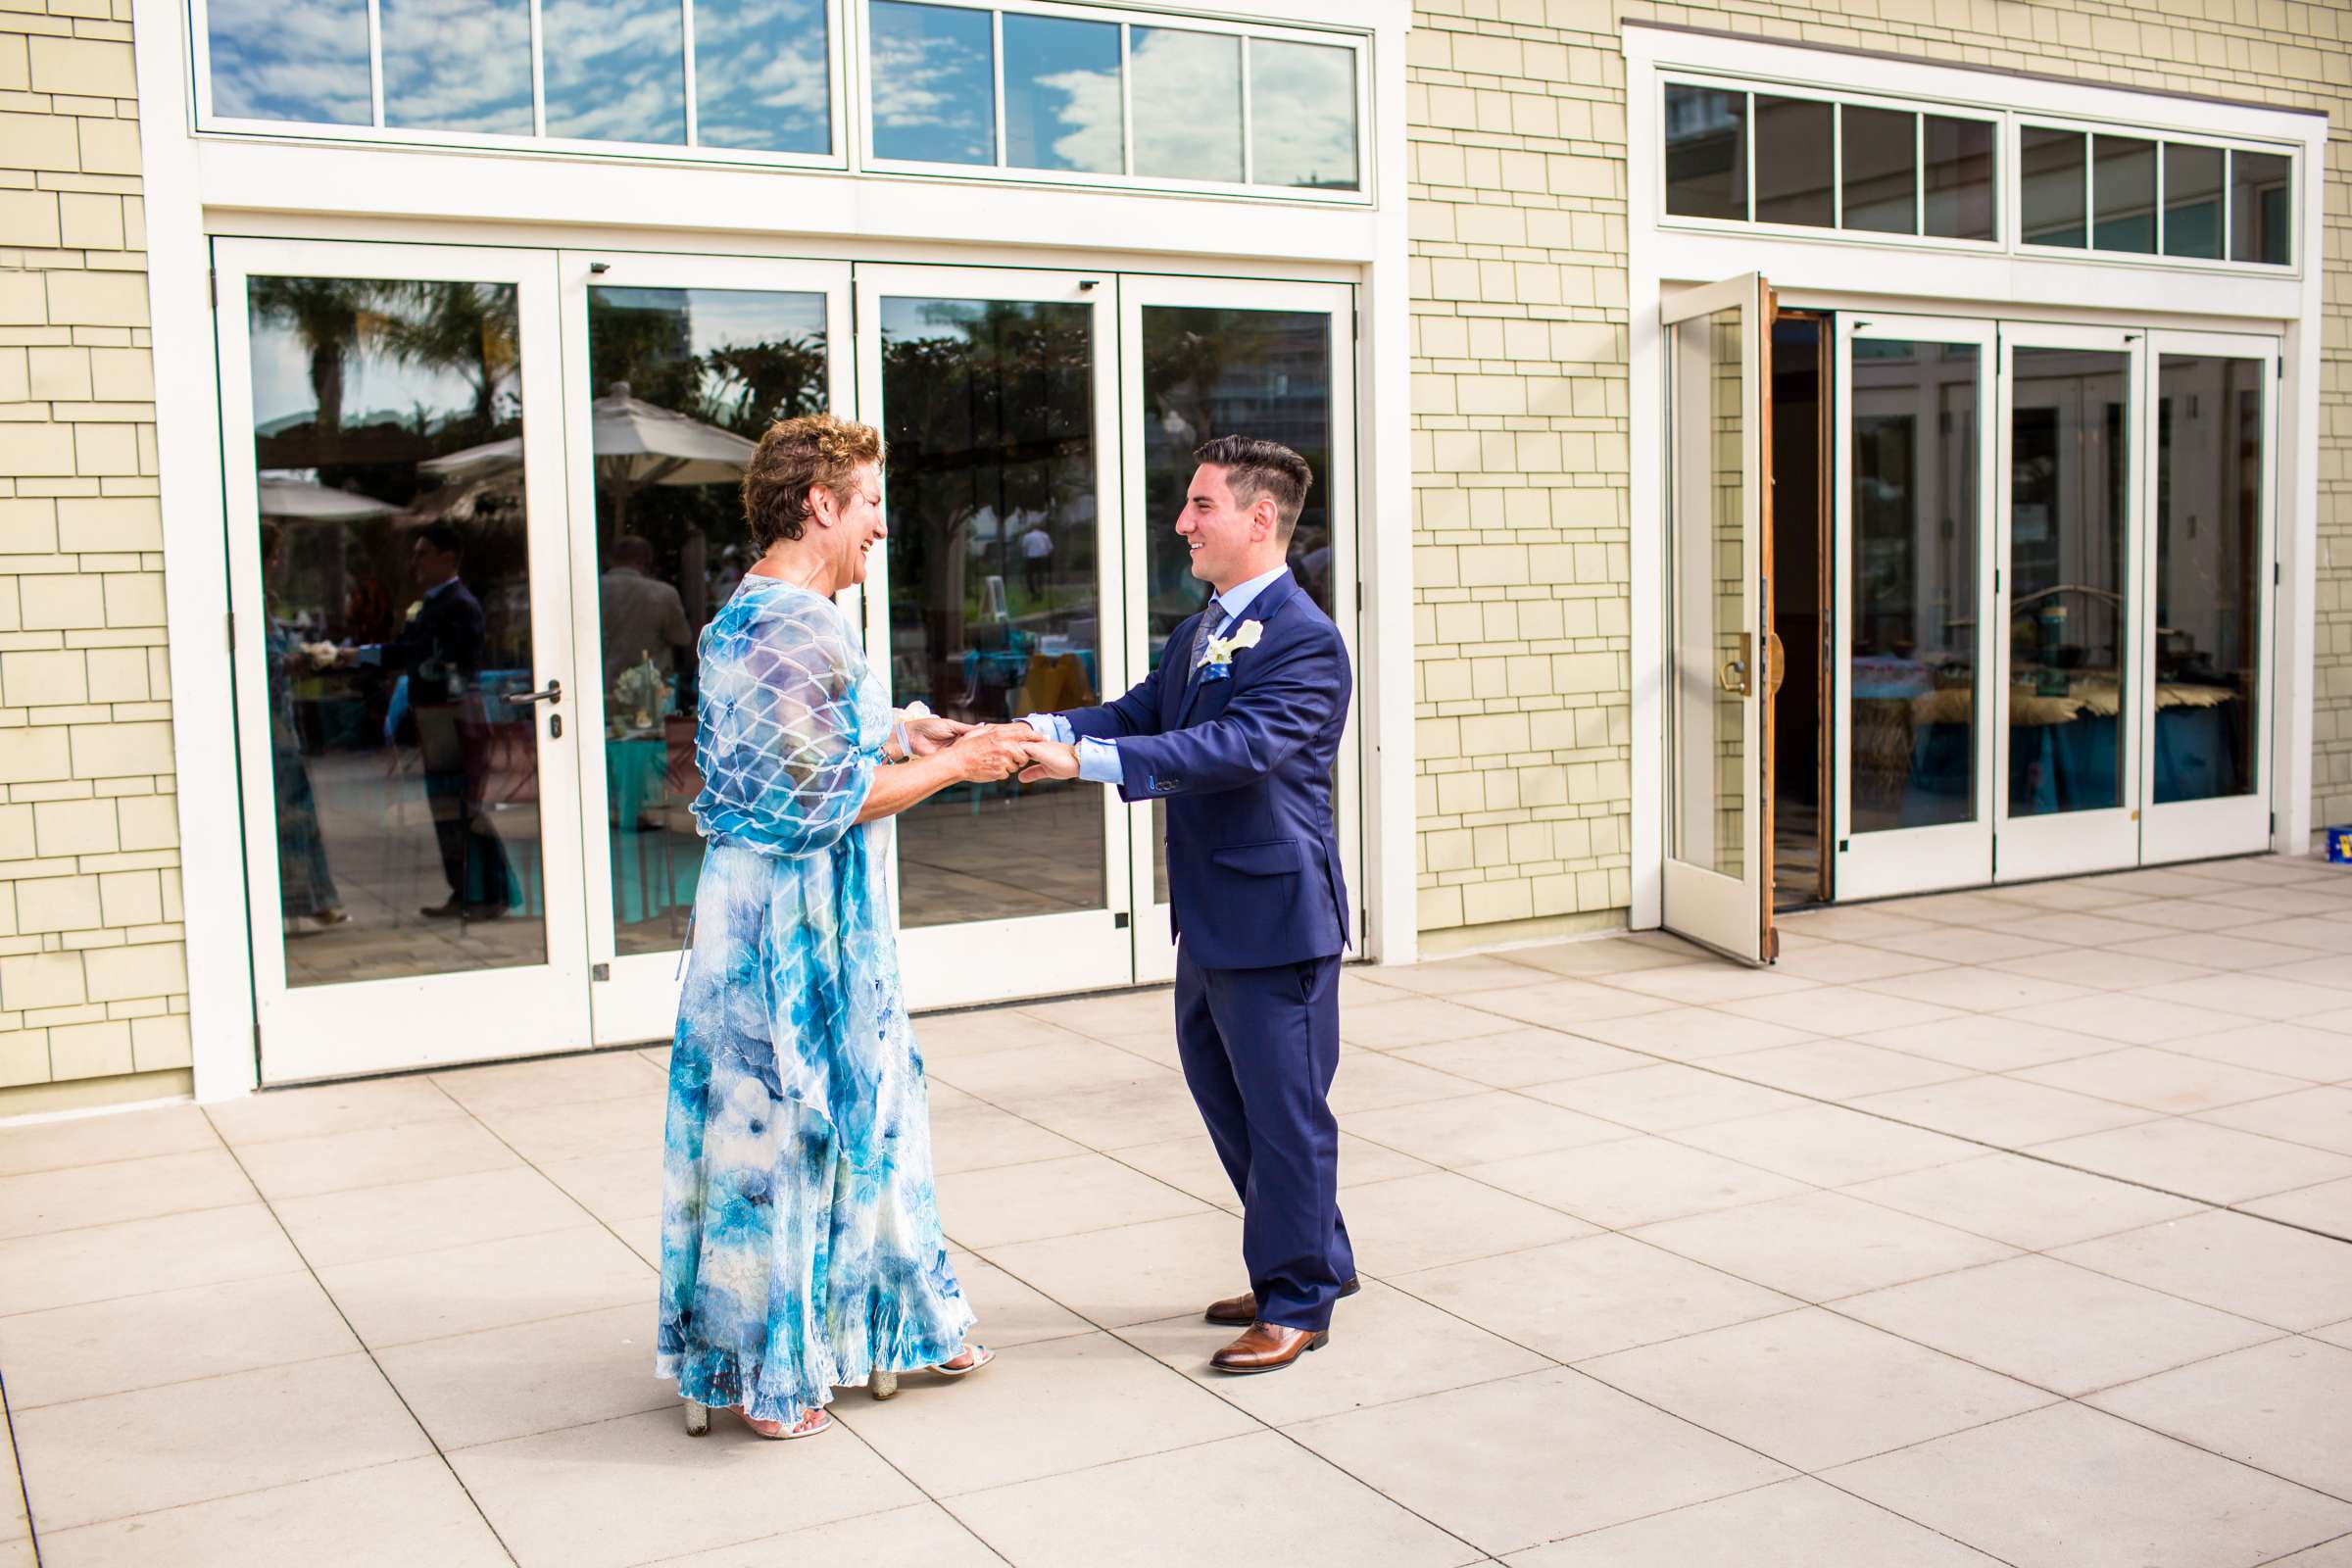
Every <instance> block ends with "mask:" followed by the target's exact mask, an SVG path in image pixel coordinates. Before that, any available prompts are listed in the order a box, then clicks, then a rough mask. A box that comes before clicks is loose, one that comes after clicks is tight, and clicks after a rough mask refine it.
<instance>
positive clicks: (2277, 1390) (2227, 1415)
mask: <svg viewBox="0 0 2352 1568" xmlns="http://www.w3.org/2000/svg"><path fill="white" fill-rule="evenodd" d="M2088 1402H2089V1403H2091V1404H2094V1405H2097V1406H2098V1407H2099V1408H2100V1409H2102V1410H2107V1411H2111V1412H2112V1413H2114V1414H2116V1415H2120V1416H2123V1417H2124V1418H2126V1419H2127V1420H2131V1421H2136V1422H2138V1423H2139V1424H2140V1425H2141V1426H2144V1427H2153V1428H2155V1429H2156V1430H2157V1431H2159V1432H2162V1433H2164V1434H2165V1435H2166V1436H2168V1437H2175V1438H2179V1439H2180V1441H2181V1442H2183V1443H2190V1444H2194V1445H2195V1446H2198V1447H2200V1448H2204V1449H2207V1450H2209V1451H2211V1452H2214V1453H2218V1454H2221V1455H2222V1456H2223V1457H2225V1458H2229V1459H2235V1460H2237V1461H2239V1462H2240V1463H2242V1464H2250V1465H2252V1466H2254V1467H2255V1468H2256V1469H2258V1470H2268V1471H2269V1472H2270V1473H2271V1474H2273V1475H2276V1476H2284V1477H2285V1478H2286V1479H2287V1480H2289V1481H2296V1482H2300V1483H2302V1484H2303V1485H2304V1486H2307V1487H2310V1488H2313V1489H2314V1490H2316V1491H2320V1492H2326V1493H2330V1494H2332V1495H2335V1496H2338V1497H2342V1496H2345V1495H2347V1494H2352V1350H2347V1349H2344V1348H2341V1347H2339V1346H2333V1345H2327V1344H2323V1343H2321V1342H2319V1341H2316V1340H2306V1339H2289V1340H2274V1341H2272V1342H2271V1343H2270V1344H2268V1345H2258V1346H2255V1347H2253V1348H2249V1349H2244V1350H2237V1351H2233V1352H2232V1353H2230V1354H2229V1355H2220V1356H2216V1357H2214V1358H2213V1359H2212V1360H2210V1361H2200V1362H2198V1363H2197V1364H2195V1365H2194V1366H2184V1367H2181V1368H2180V1369H2179V1370H2177V1371H2172V1372H2165V1373H2160V1374H2159V1375H2157V1376H2155V1377H2151V1378H2143V1379H2142V1380H2140V1381H2139V1382H2137V1383H2127V1384H2125V1385H2123V1386H2122V1387H2121V1388H2114V1389H2109V1390H2107V1391H2106V1392H2105V1393H2103V1394H2097V1395H2093V1396H2091V1397H2090V1399H2089V1401H2088Z"/></svg>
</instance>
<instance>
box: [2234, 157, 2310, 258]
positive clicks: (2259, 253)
mask: <svg viewBox="0 0 2352 1568" xmlns="http://www.w3.org/2000/svg"><path fill="white" fill-rule="evenodd" d="M2294 167H2295V161H2294V160H2293V159H2291V158H2289V157H2287V156H2286V155H2285V154H2284V153H2250V152H2247V151H2245V150H2244V149H2242V148H2232V149H2230V153H2229V259H2230V260H2231V261H2233V262H2267V263H2269V264H2270V265H2272V266H2273V267H2291V266H2293V265H2294V261H2295V252H2294V238H2295V234H2294V229H2295V219H2294V214H2295V192H2294V187H2293V185H2291V184H2290V183H2289V179H2290V177H2291V176H2292V174H2293V172H2294Z"/></svg>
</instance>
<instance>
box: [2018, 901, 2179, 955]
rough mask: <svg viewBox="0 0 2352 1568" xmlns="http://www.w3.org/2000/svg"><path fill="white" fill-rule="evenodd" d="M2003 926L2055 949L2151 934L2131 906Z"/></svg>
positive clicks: (2093, 945) (2138, 938)
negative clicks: (2133, 918) (2105, 911)
mask: <svg viewBox="0 0 2352 1568" xmlns="http://www.w3.org/2000/svg"><path fill="white" fill-rule="evenodd" d="M2132 907H2133V908H2138V909H2151V908H2158V907H2162V906H2160V905H2154V904H2141V905H2134V906H2132ZM2000 929H2001V930H2003V931H2008V932H2011V933H2013V934H2015V935H2017V936H2021V937H2032V938H2033V939H2034V941H2036V942H2039V943H2041V944H2043V945H2044V946H2047V947H2053V948H2103V947H2107V946H2109V945H2110V944H2113V943H2118V942H2145V941H2146V940H2147V939H2148V936H2149V931H2148V928H2147V927H2146V926H2145V925H2143V924H2139V923H2136V922H2134V921H2133V920H2132V919H2131V911H2130V910H2128V909H2127V910H2117V911H2116V912H2115V913H2113V914H2091V913H2088V912H2084V911H2074V912H2069V913H2058V914H2042V915H2036V916H2034V917H2033V918H2031V919H2026V920H2015V921H2004V922H2002V923H2001V925H2000Z"/></svg>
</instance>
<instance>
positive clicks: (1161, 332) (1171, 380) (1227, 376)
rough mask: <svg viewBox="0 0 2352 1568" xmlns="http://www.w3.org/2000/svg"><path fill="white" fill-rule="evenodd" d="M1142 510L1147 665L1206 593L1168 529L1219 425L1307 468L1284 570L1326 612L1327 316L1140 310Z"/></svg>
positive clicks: (1162, 898) (1162, 861)
mask: <svg viewBox="0 0 2352 1568" xmlns="http://www.w3.org/2000/svg"><path fill="white" fill-rule="evenodd" d="M1143 337H1144V377H1143V382H1144V407H1143V428H1142V430H1141V431H1140V432H1138V433H1139V436H1140V438H1141V442H1142V447H1143V454H1144V496H1145V509H1146V515H1144V516H1142V517H1138V518H1136V519H1135V520H1134V522H1133V524H1132V525H1131V526H1132V527H1133V528H1134V529H1136V530H1140V531H1141V533H1142V534H1143V537H1144V550H1145V555H1144V563H1145V564H1144V596H1145V601H1146V606H1147V620H1148V626H1147V630H1148V640H1149V645H1150V648H1151V660H1152V668H1154V669H1156V668H1158V667H1159V664H1160V661H1161V660H1162V658H1163V657H1164V656H1165V654H1166V651H1167V641H1168V634H1169V633H1170V632H1172V631H1174V630H1175V629H1176V624H1177V622H1179V621H1181V620H1183V619H1184V618H1185V617H1186V616H1188V615H1190V614H1192V613H1194V612H1195V611H1197V610H1199V609H1200V608H1201V605H1202V604H1204V603H1206V602H1207V598H1208V593H1209V590H1208V587H1207V586H1206V585H1205V584H1204V583H1202V582H1201V579H1200V578H1198V577H1195V576H1194V575H1193V571H1192V555H1191V552H1189V551H1188V550H1186V549H1185V546H1184V541H1183V540H1182V539H1181V538H1179V537H1178V536H1177V533H1176V528H1175V522H1176V515H1177V514H1178V513H1179V512H1181V511H1182V510H1183V508H1184V493H1185V487H1186V486H1187V485H1189V484H1191V483H1192V482H1193V469H1194V467H1195V466H1196V465H1195V464H1194V462H1193V450H1194V449H1195V448H1196V447H1199V446H1200V445H1201V443H1202V442H1204V441H1210V440H1213V439H1215V438H1216V437H1218V436H1221V435H1254V436H1263V437H1265V438H1266V439H1267V440H1270V441H1279V442H1281V443H1282V444H1283V445H1284V446H1286V447H1289V448H1290V449H1291V450H1292V451H1294V452H1296V453H1298V454H1299V456H1300V457H1302V458H1304V459H1305V460H1306V466H1308V467H1309V468H1310V469H1312V470H1313V471H1314V483H1313V484H1311V485H1309V486H1308V487H1307V492H1306V505H1305V506H1304V507H1303V508H1301V509H1300V511H1299V527H1298V531H1297V532H1295V533H1294V534H1292V535H1291V571H1292V573H1293V574H1294V575H1295V576H1297V577H1298V579H1299V586H1300V587H1302V588H1304V589H1305V590H1306V593H1307V597H1309V598H1311V599H1312V600H1314V602H1315V603H1316V605H1318V606H1319V607H1321V609H1322V611H1323V613H1325V614H1327V615H1328V614H1333V613H1334V606H1333V602H1332V544H1333V539H1332V515H1331V418H1332V410H1331V374H1332V371H1331V318H1330V316H1329V315H1327V314H1325V313H1324V312H1321V311H1255V310H1236V309H1227V308H1224V307H1212V306H1175V305H1147V306H1145V307H1144V309H1143ZM1166 812H1167V803H1166V802H1164V801H1153V802H1152V890H1153V902H1154V903H1158V904H1165V903H1167V902H1168V871H1167V862H1166V858H1165V857H1163V856H1162V855H1161V854H1160V848H1161V846H1162V845H1163V844H1164V843H1165V842H1166V835H1165V831H1164V830H1165V824H1166Z"/></svg>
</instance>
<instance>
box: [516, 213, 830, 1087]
mask: <svg viewBox="0 0 2352 1568" xmlns="http://www.w3.org/2000/svg"><path fill="white" fill-rule="evenodd" d="M562 269H563V277H564V330H565V332H566V334H567V341H566V345H565V348H566V353H565V365H566V367H567V368H568V369H567V374H566V381H567V385H566V387H565V392H566V401H565V413H566V416H567V418H568V421H569V423H568V441H567V458H568V462H569V465H570V480H571V483H570V500H571V533H572V552H573V562H572V574H573V575H572V599H573V610H574V618H575V624H576V631H575V635H576V637H577V639H578V645H579V647H580V648H581V649H582V650H583V654H582V658H581V660H580V668H581V688H582V689H581V691H580V693H579V702H580V711H579V723H580V724H581V726H582V730H581V733H582V735H583V737H584V744H585V745H587V746H588V749H589V751H590V753H591V755H590V756H589V757H588V758H587V759H586V762H587V768H586V777H585V778H584V779H583V785H584V792H583V793H584V802H583V805H584V809H585V810H586V813H587V819H588V821H589V822H591V823H602V824H603V831H602V832H601V833H600V832H596V831H593V830H592V831H591V832H590V833H589V835H588V840H587V846H586V847H587V858H588V885H589V886H590V887H591V888H593V889H597V890H599V891H598V893H597V894H596V896H595V897H594V899H593V901H592V902H593V903H594V905H595V906H596V907H595V908H594V909H593V910H592V912H591V916H590V929H591V932H592V937H591V947H592V950H593V953H592V956H593V957H594V959H595V961H596V964H597V965H598V970H599V979H598V983H597V986H596V1038H597V1041H598V1043H599V1044H605V1045H612V1044H618V1043H622V1042H625V1041H632V1040H648V1039H658V1038H662V1037H665V1036H666V1035H668V1033H669V1032H670V1030H671V1027H672V1026H673V1025H674V1023H675V1021H676V1007H677V985H678V962H677V957H676V955H677V953H678V950H679V949H680V948H681V947H682V946H683V945H684V941H685V932H686V918H687V915H688V913H689V912H690V911H691V910H692V908H693V907H694V891H695V886H696V882H697V879H698V876H699V874H700V872H701V868H702V858H703V841H702V837H701V835H700V833H699V832H698V831H697V830H696V827H695V821H694V817H693V814H692V811H691V809H690V808H691V807H692V805H693V803H694V798H695V796H696V795H697V794H699V793H700V792H701V789H702V777H701V775H700V774H699V773H698V772H697V771H696V767H695V752H694V734H695V707H696V693H695V679H696V674H697V668H698V658H697V649H698V646H699V641H700V638H701V635H702V629H703V627H704V626H706V625H707V624H709V622H710V620H711V616H712V615H713V614H715V613H717V611H718V609H719V607H720V606H722V605H724V604H725V603H726V601H727V598H728V596H729V595H730V594H732V593H733V592H734V589H735V585H736V583H738V582H740V581H741V580H742V577H743V572H744V569H745V567H747V566H749V565H750V564H751V563H752V560H753V559H754V558H753V556H752V552H751V544H750V533H749V530H748V529H747V528H746V527H745V525H744V520H743V499H742V494H741V484H742V478H743V468H744V465H745V464H746V463H747V462H748V461H749V459H750V457H751V454H752V450H753V448H754V446H755V445H756V444H757V442H758V440H759V438H760V434H761V432H763V431H764V430H766V428H767V427H768V425H769V424H771V423H773V422H774V421H775V420H777V419H784V418H791V417H794V416H796V415H802V414H811V413H818V412H822V411H825V410H828V409H832V408H835V407H846V406H847V402H848V399H847V396H846V394H847V391H848V372H847V368H846V361H847V356H846V355H845V354H843V353H841V352H840V351H839V349H838V348H837V346H836V345H837V344H838V342H839V341H840V339H841V338H842V337H843V336H844V335H845V333H846V327H847V324H848V323H847V317H848V312H849V298H848V281H849V269H848V268H846V267H843V266H836V265H826V264H821V263H794V262H762V261H751V260H742V259H736V258H710V257H667V256H644V255H614V256H610V257H606V256H592V255H589V254H585V253H566V254H565V255H564V257H563V260H562ZM837 383H838V384H837ZM592 672H593V678H591V676H592Z"/></svg>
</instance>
